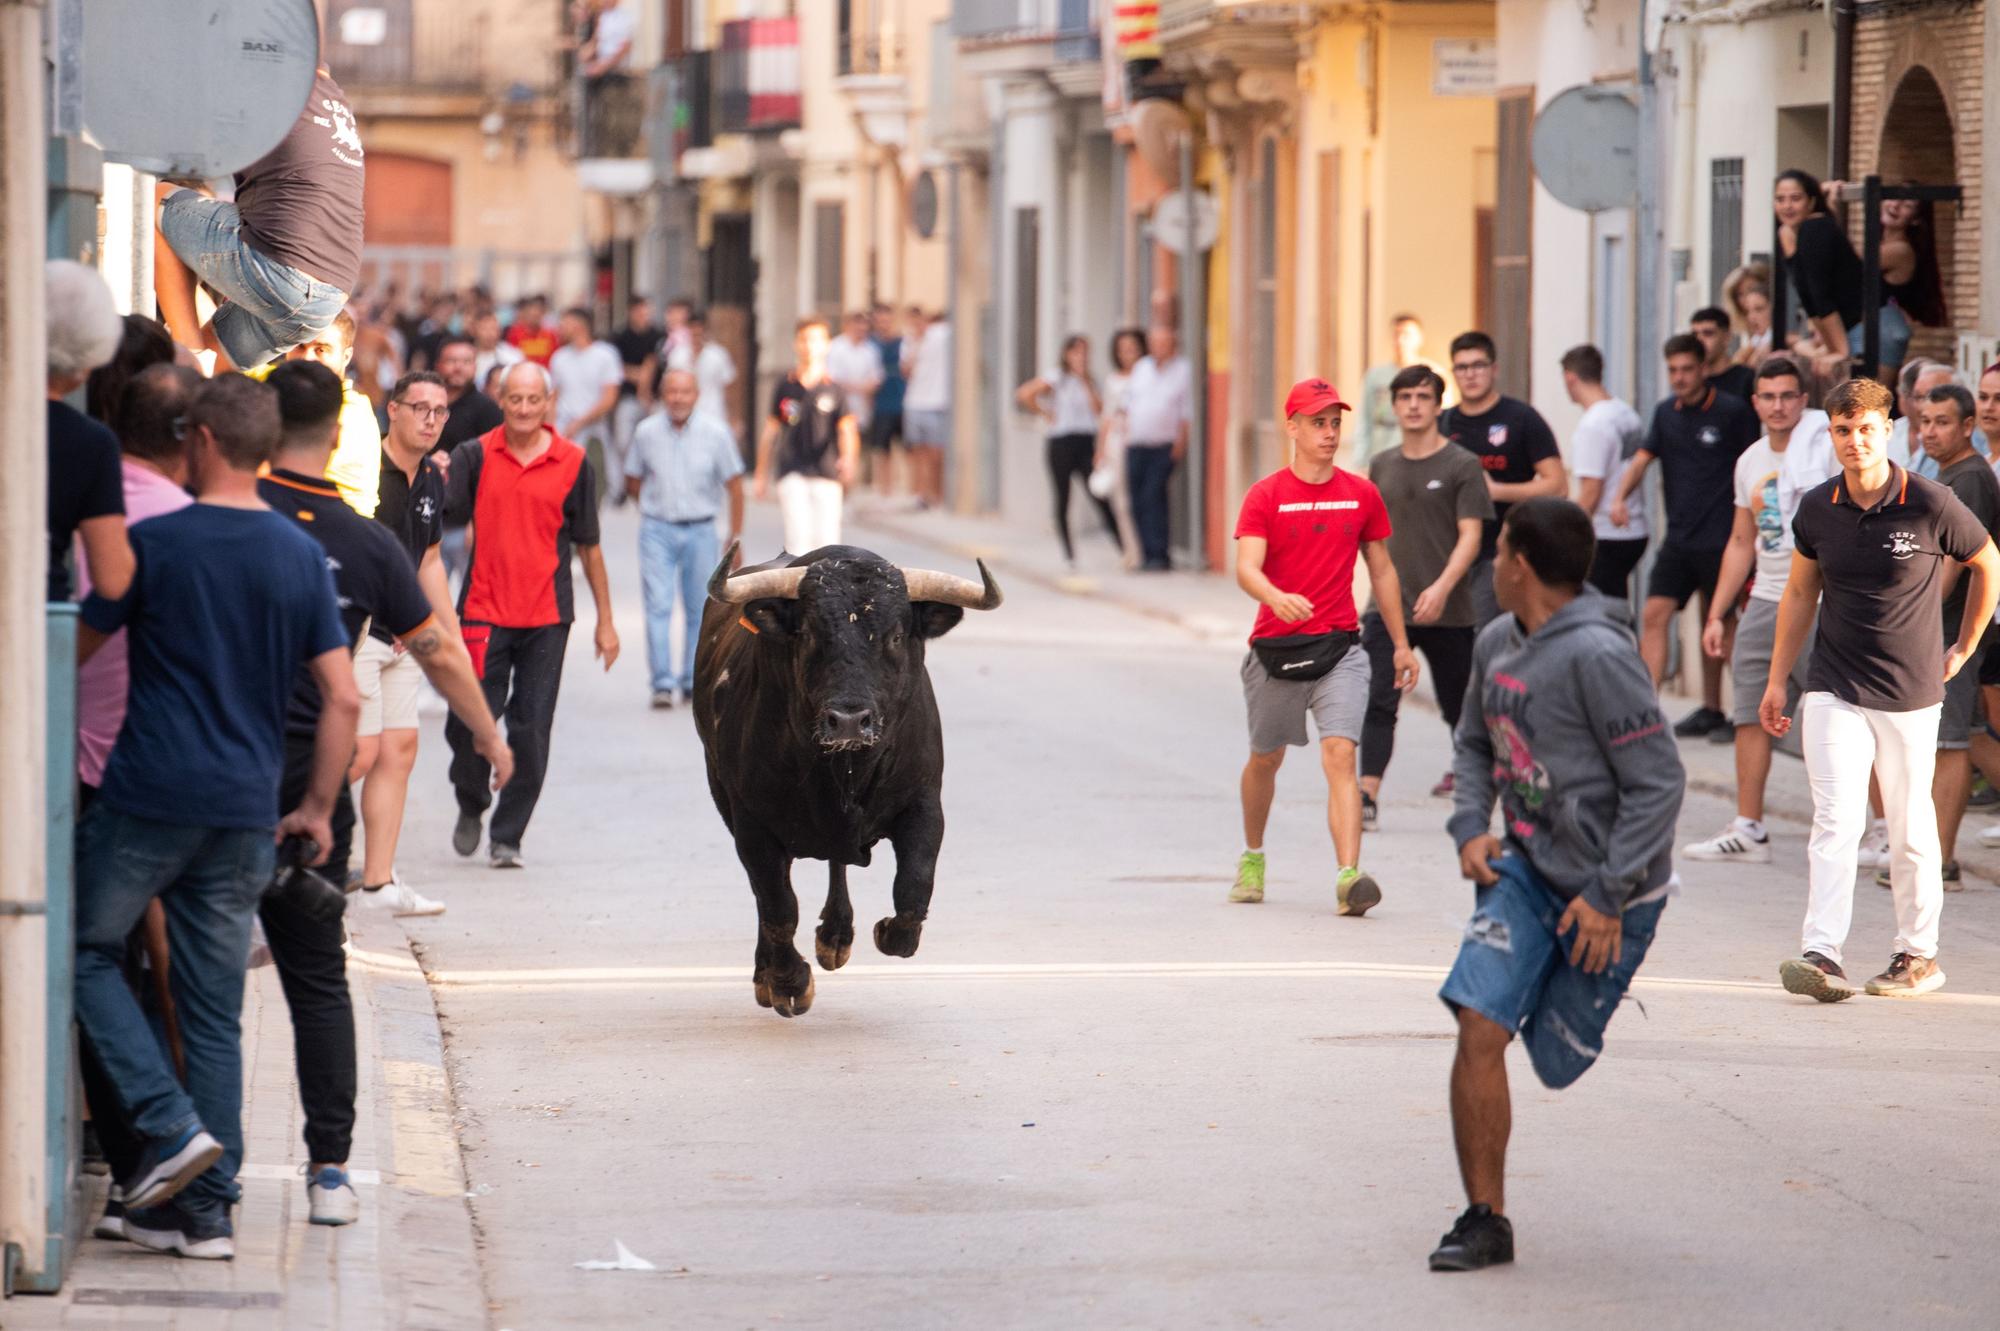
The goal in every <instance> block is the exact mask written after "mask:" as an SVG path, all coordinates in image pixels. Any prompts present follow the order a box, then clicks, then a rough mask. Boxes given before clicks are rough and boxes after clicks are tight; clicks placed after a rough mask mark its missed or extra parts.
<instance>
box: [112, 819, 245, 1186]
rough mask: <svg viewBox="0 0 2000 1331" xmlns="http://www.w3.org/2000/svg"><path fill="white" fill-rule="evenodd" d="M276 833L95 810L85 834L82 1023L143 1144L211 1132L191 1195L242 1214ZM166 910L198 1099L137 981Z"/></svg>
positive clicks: (176, 990)
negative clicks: (257, 968) (247, 1005)
mask: <svg viewBox="0 0 2000 1331" xmlns="http://www.w3.org/2000/svg"><path fill="white" fill-rule="evenodd" d="M276 858H277V848H276V846H275V845H274V844H273V842H272V838H271V829H270V828H268V827H261V828H248V829H243V828H215V827H176V826H173V825H171V824H168V823H158V822H154V821H152V820H151V819H148V818H135V817H133V816H132V815H130V814H125V813H120V812H118V811H117V810H116V809H112V808H110V807H108V806H106V805H105V803H104V802H103V801H102V800H99V801H97V802H95V803H93V804H92V805H91V807H90V812H89V813H87V814H85V815H84V818H83V824H82V826H81V827H80V828H79V829H78V831H77V846H76V1017H77V1023H78V1025H80V1026H81V1027H82V1028H83V1035H84V1038H85V1039H87V1040H88V1041H89V1042H90V1046H91V1049H92V1051H93V1052H94V1053H95V1054H96V1055H97V1058H98V1060H99V1062H100V1063H101V1064H102V1065H103V1068H104V1072H105V1074H106V1076H107V1077H108V1078H109V1079H110V1081H111V1084H112V1086H113V1087H114V1088H115V1089H116V1091H117V1093H118V1101H119V1103H120V1104H121V1105H123V1106H124V1109H125V1113H126V1115H127V1117H128V1118H129V1119H130V1120H131V1125H132V1128H133V1129H134V1131H136V1132H137V1133H138V1134H139V1135H140V1136H141V1137H165V1138H171V1137H175V1136H178V1135H179V1134H180V1133H181V1132H183V1131H185V1130H186V1129H187V1128H189V1127H191V1126H194V1125H195V1124H199V1125H200V1126H201V1127H203V1128H205V1129H207V1130H208V1132H209V1134H210V1135H211V1136H213V1137H214V1138H215V1139H216V1140H217V1141H219V1142H221V1143H222V1159H220V1160H218V1161H217V1162H216V1163H215V1164H214V1165H213V1166H211V1167H210V1168H209V1169H208V1170H207V1172H205V1173H203V1174H202V1175H201V1177H200V1178H198V1179H196V1180H195V1181H194V1182H193V1183H191V1184H189V1185H188V1188H187V1190H186V1192H185V1193H184V1194H183V1195H184V1196H185V1197H187V1199H188V1201H189V1202H190V1203H191V1204H193V1205H196V1206H215V1205H228V1204H229V1203H231V1202H234V1201H235V1200H236V1198H237V1195H238V1189H237V1187H236V1169H237V1166H238V1165H240V1164H241V1163H242V1161H243V1045H242V1030H241V1021H242V1017H243V971H244V963H245V962H246V961H247V960H248V959H249V955H250V921H251V919H252V918H253V917H254V916H255V915H256V913H257V902H258V899H259V898H260V897H262V896H263V894H264V889H265V888H266V887H268V886H269V885H270V882H271V873H272V870H273V868H274V867H275V864H276ZM154 897H158V898H160V901H161V903H162V904H163V905H164V906H165V907H166V912H167V946H168V950H169V952H170V954H171V955H172V957H173V966H172V967H171V968H170V970H169V972H168V973H169V976H170V978H171V980H172V984H173V995H174V1007H175V1010H176V1013H177V1015H178V1016H179V1018H180V1027H181V1043H182V1046H183V1048H184V1049H185V1050H186V1053H187V1089H186V1090H182V1089H181V1085H180V1083H179V1082H177V1081H175V1080H174V1072H173V1064H172V1062H171V1061H170V1060H169V1058H168V1055H167V1053H166V1051H165V1050H164V1049H163V1048H162V1047H161V1046H160V1042H159V1040H158V1039H157V1038H156V1037H155V1035H154V1033H153V1029H152V1027H151V1026H150V1025H149V1024H148V1022H147V1020H146V1014H145V1013H144V1012H143V1011H142V1010H141V1009H140V1007H139V1000H138V999H137V998H136V997H134V996H133V993H132V989H131V986H130V985H128V984H127V983H126V982H125V976H124V972H123V971H122V969H121V965H122V963H123V961H124V958H125V938H126V935H128V934H130V933H131V932H132V927H133V926H134V925H136V924H138V923H139V920H140V918H141V917H142V916H144V915H145V913H146V903H147V902H149V901H151V900H152V899H153V898H154Z"/></svg>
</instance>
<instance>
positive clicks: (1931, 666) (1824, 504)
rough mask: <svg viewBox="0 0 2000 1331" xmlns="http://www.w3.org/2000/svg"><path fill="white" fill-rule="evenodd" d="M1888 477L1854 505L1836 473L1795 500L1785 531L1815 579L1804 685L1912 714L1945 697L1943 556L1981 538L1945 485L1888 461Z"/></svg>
mask: <svg viewBox="0 0 2000 1331" xmlns="http://www.w3.org/2000/svg"><path fill="white" fill-rule="evenodd" d="M1889 473H1890V474H1889V488H1888V489H1887V490H1886V491H1884V492H1883V495H1882V498H1881V499H1880V500H1878V501H1877V502H1876V504H1875V506H1874V507H1873V508H1867V509H1864V508H1862V507H1861V506H1860V505H1858V504H1856V503H1855V502H1854V499H1853V496H1851V495H1850V494H1848V492H1847V480H1846V477H1845V476H1836V477H1834V478H1833V479H1832V480H1830V481H1828V482H1826V483H1825V484H1823V485H1818V486H1815V487H1814V488H1812V489H1810V490H1808V491H1806V492H1805V494H1804V495H1803V496H1801V497H1800V499H1799V511H1798V516H1797V517H1795V518H1793V519H1792V537H1793V539H1794V541H1795V542H1796V545H1797V549H1798V552H1799V553H1800V554H1801V555H1804V556H1805V557H1806V558H1807V559H1811V560H1815V561H1817V562H1818V564H1819V572H1820V580H1821V582H1822V584H1823V590H1822V592H1821V595H1820V603H1819V632H1818V634H1817V636H1815V637H1814V639H1813V656H1812V667H1811V669H1810V671H1809V673H1808V675H1807V678H1806V690H1807V692H1809V693H1831V694H1832V695H1833V696H1834V697H1836V698H1839V699H1841V700H1842V701H1843V702H1848V703H1852V704H1853V705H1855V706H1856V707H1867V708H1870V709H1872V710H1874V711H1878V712H1914V711H1917V710H1919V709H1920V708H1924V707H1930V706H1934V705H1935V704H1937V703H1940V702H1943V701H1944V605H1943V601H1942V598H1941V597H1940V596H1939V595H1938V585H1939V579H1941V578H1942V577H1943V576H1944V561H1945V560H1946V559H1956V560H1958V561H1959V562H1960V563H1965V562H1966V561H1968V560H1970V559H1971V558H1972V557H1973V556H1974V555H1976V554H1978V553H1979V552H1980V550H1981V549H1983V548H1984V547H1985V545H1986V541H1987V536H1986V528H1985V526H1984V525H1983V524H1982V523H1981V522H1980V521H1979V519H1978V518H1976V517H1974V516H1973V514H1972V510H1971V509H1969V508H1967V507H1966V506H1965V505H1964V504H1963V503H1961V502H1960V501H1959V498H1958V496H1957V495H1955V494H1953V493H1952V492H1951V491H1950V490H1949V489H1948V488H1946V487H1945V486H1942V485H1939V484H1938V483H1937V482H1935V481H1927V480H1925V479H1924V478H1923V477H1921V476H1913V475H1911V474H1910V473H1909V472H1907V471H1905V470H1904V469H1903V468H1901V467H1899V466H1897V465H1896V464H1895V463H1893V462H1892V463H1890V464H1889Z"/></svg>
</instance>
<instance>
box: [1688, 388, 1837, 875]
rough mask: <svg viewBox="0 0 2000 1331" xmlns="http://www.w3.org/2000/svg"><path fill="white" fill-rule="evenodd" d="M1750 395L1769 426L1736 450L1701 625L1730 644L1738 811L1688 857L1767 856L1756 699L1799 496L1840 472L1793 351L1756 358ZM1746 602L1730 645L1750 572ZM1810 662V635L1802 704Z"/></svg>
mask: <svg viewBox="0 0 2000 1331" xmlns="http://www.w3.org/2000/svg"><path fill="white" fill-rule="evenodd" d="M1750 405H1751V406H1752V407H1754V408H1755V409H1756V411H1757V419H1758V420H1759V421H1761V422H1762V423H1763V426H1764V436H1763V438H1761V439H1759V440H1758V441H1757V442H1756V443H1754V444H1752V445H1750V447H1748V448H1746V449H1744V450H1743V453H1742V455H1741V456H1740V457H1738V458H1737V459H1736V515H1735V520H1734V521H1735V525H1734V526H1733V528H1732V529H1731V531H1730V533H1729V545H1728V546H1727V547H1726V548H1725V549H1724V550H1723V552H1722V570H1721V572H1720V573H1718V574H1717V575H1716V583H1715V598H1714V600H1712V601H1711V602H1710V603H1709V612H1708V622H1707V623H1706V624H1705V625H1704V626H1703V627H1702V633H1701V646H1702V650H1703V651H1705V652H1707V653H1708V654H1709V655H1710V656H1712V657H1716V658H1718V659H1720V658H1721V657H1722V655H1723V653H1724V651H1725V650H1726V651H1728V653H1729V676H1730V679H1731V680H1732V681H1733V682H1734V687H1735V694H1736V696H1735V698H1734V700H1733V704H1732V708H1731V710H1732V711H1733V712H1734V713H1735V715H1734V716H1732V717H1731V718H1730V719H1731V720H1732V721H1734V722H1735V723H1736V817H1735V818H1734V819H1733V820H1732V821H1731V822H1730V824H1729V826H1728V827H1725V828H1723V829H1722V831H1720V832H1718V833H1716V834H1715V835H1714V836H1712V837H1710V838H1709V839H1708V840H1706V841H1697V842H1695V843H1694V844H1693V845H1689V846H1682V847H1681V856H1682V858H1683V859H1690V860H1702V861H1707V862H1710V863H1739V864H1768V863H1769V862H1770V860H1771V839H1770V835H1769V833H1767V832H1766V831H1765V830H1764V784H1765V782H1766V780H1768V779H1769V777H1770V774H1771V736H1770V735H1769V734H1767V733H1766V732H1765V730H1764V727H1763V726H1762V725H1760V724H1759V723H1758V718H1757V705H1758V703H1759V702H1760V701H1761V700H1762V699H1763V697H1764V689H1765V687H1766V685H1768V684H1769V683H1770V678H1771V649H1772V647H1773V645H1774V644H1775V642H1776V638H1777V630H1778V603H1779V602H1780V601H1782V600H1783V599H1784V596H1785V584H1786V582H1787V581H1788V580H1789V579H1790V577H1791V571H1792V519H1793V517H1795V516H1796V515H1797V513H1798V511H1799V497H1800V496H1801V495H1803V494H1804V493H1805V492H1806V491H1808V490H1810V489H1812V488H1813V487H1814V486H1816V485H1818V484H1820V483H1821V482H1822V481H1825V480H1827V479H1828V478H1829V477H1831V476H1833V475H1835V474H1836V473H1838V471H1839V470H1840V468H1839V467H1838V465H1837V464H1836V463H1835V462H1834V460H1833V444H1832V440H1831V439H1830V438H1829V436H1828V434H1827V419H1826V413H1825V412H1823V411H1815V410H1809V409H1808V408H1807V407H1806V395H1805V378H1804V376H1803V374H1801V372H1800V370H1799V367H1798V365H1797V364H1796V363H1795V362H1793V360H1792V359H1791V358H1790V357H1789V356H1782V355H1780V356H1772V357H1770V358H1769V359H1767V360H1766V361H1765V362H1764V363H1763V365H1761V366H1760V367H1758V370H1757V378H1756V380H1755V387H1754V388H1753V389H1752V390H1751V395H1750ZM1753 574H1754V575H1755V581H1753V582H1752V583H1751V585H1750V604H1749V605H1748V606H1747V607H1746V608H1745V609H1744V611H1743V618H1742V620H1741V621H1740V622H1739V623H1738V624H1737V625H1736V641H1735V645H1734V646H1733V647H1730V646H1728V638H1729V616H1730V614H1731V613H1733V612H1734V610H1735V607H1736V599H1737V596H1738V594H1739V593H1740V592H1741V591H1742V590H1743V583H1744V580H1745V579H1746V578H1750V577H1751V576H1752V575H1753ZM1811 664H1812V649H1811V647H1810V645H1808V646H1807V647H1806V648H1805V649H1804V650H1802V651H1801V652H1800V653H1799V659H1798V660H1797V661H1796V662H1794V663H1793V665H1792V672H1791V676H1790V678H1789V679H1788V680H1787V696H1788V697H1789V698H1790V700H1791V705H1793V706H1796V705H1797V700H1798V697H1799V695H1800V693H1801V692H1803V690H1804V688H1805V681H1806V673H1807V670H1808V669H1809V668H1810V666H1811Z"/></svg>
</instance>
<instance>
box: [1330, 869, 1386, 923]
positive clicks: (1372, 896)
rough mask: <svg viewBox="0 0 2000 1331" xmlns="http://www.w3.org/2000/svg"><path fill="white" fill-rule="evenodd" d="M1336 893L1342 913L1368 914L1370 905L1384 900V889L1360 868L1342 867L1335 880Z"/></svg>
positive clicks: (1340, 912)
mask: <svg viewBox="0 0 2000 1331" xmlns="http://www.w3.org/2000/svg"><path fill="white" fill-rule="evenodd" d="M1334 895H1335V898H1336V900H1338V901H1339V903H1340V909H1339V911H1338V913H1339V914H1341V915H1366V914H1367V913H1368V910H1369V907H1371V906H1374V905H1376V904H1377V903H1379V902H1380V901H1381V900H1382V889H1381V888H1380V887H1378V886H1376V884H1375V880H1374V879H1373V878H1370V877H1369V876H1368V875H1367V874H1365V873H1363V872H1361V870H1360V869H1359V868H1353V869H1342V870H1341V871H1340V877H1339V878H1338V879H1336V880H1335V881H1334Z"/></svg>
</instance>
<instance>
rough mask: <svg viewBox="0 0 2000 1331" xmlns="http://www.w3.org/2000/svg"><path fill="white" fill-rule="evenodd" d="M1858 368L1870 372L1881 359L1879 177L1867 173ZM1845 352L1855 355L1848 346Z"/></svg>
mask: <svg viewBox="0 0 2000 1331" xmlns="http://www.w3.org/2000/svg"><path fill="white" fill-rule="evenodd" d="M1861 208H1862V211H1863V212H1864V213H1865V214H1866V216H1864V217H1863V218H1862V219H1861V354H1862V357H1863V359H1862V361H1861V368H1860V369H1859V370H1858V371H1856V373H1858V374H1861V375H1873V374H1874V373H1875V367H1876V366H1878V365H1880V364H1881V363H1882V319H1881V314H1882V177H1880V176H1870V177H1868V179H1867V180H1866V181H1864V182H1862V186H1861ZM1847 354H1848V356H1849V357H1850V358H1852V356H1853V355H1854V348H1853V347H1849V348H1848V349H1847Z"/></svg>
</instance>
